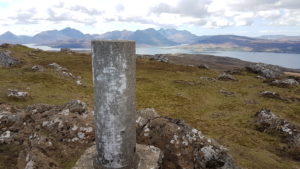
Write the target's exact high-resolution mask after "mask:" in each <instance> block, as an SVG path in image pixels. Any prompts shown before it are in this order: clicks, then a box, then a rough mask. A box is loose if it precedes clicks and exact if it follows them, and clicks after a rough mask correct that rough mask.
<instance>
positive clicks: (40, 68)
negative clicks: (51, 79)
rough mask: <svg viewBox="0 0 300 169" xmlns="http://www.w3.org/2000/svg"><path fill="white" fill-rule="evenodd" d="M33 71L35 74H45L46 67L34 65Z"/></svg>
mask: <svg viewBox="0 0 300 169" xmlns="http://www.w3.org/2000/svg"><path fill="white" fill-rule="evenodd" d="M31 69H32V70H33V71H35V72H43V71H44V70H45V68H44V66H41V65H34V66H32V68H31Z"/></svg>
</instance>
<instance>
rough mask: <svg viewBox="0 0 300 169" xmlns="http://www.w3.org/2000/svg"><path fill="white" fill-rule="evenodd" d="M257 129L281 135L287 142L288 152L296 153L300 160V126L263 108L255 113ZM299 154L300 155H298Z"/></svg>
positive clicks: (297, 158)
mask: <svg viewBox="0 0 300 169" xmlns="http://www.w3.org/2000/svg"><path fill="white" fill-rule="evenodd" d="M255 122H256V125H257V129H258V130H259V131H262V132H266V133H269V134H274V135H280V136H281V137H282V139H283V140H284V141H285V142H286V143H287V145H288V147H287V148H286V151H287V152H290V153H291V154H296V155H295V156H294V158H295V159H296V160H300V156H299V154H300V127H299V126H297V125H295V124H292V123H290V122H288V121H287V120H284V119H281V118H279V117H278V116H276V115H275V114H274V113H273V112H271V111H270V110H268V109H262V110H260V111H259V112H257V113H256V114H255ZM297 154H298V155H297Z"/></svg>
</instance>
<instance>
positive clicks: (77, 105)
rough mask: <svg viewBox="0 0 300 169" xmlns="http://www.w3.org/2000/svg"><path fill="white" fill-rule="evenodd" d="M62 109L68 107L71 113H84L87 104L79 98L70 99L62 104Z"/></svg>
mask: <svg viewBox="0 0 300 169" xmlns="http://www.w3.org/2000/svg"><path fill="white" fill-rule="evenodd" d="M63 107H64V109H69V111H70V112H71V113H78V114H82V113H86V112H87V106H86V103H84V102H82V101H80V100H72V101H70V102H68V103H66V104H65V105H64V106H63Z"/></svg>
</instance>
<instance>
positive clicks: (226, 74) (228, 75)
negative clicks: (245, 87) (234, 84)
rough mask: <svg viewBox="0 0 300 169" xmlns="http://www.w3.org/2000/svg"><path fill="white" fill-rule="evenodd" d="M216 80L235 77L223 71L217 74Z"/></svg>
mask: <svg viewBox="0 0 300 169" xmlns="http://www.w3.org/2000/svg"><path fill="white" fill-rule="evenodd" d="M218 80H223V81H236V80H237V79H236V78H235V77H234V76H232V75H230V74H228V73H225V72H223V73H221V74H220V75H219V77H218Z"/></svg>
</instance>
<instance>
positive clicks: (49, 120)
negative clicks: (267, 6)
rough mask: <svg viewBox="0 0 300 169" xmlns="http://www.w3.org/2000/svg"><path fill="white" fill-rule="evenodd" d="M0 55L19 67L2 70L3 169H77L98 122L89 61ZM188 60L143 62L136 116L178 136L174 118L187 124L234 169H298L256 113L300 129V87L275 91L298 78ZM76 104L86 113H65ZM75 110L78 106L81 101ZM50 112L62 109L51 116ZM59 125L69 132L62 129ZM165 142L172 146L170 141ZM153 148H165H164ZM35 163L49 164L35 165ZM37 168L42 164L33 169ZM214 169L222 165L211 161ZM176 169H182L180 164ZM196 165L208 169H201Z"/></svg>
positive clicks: (85, 57)
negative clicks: (148, 111) (144, 114)
mask: <svg viewBox="0 0 300 169" xmlns="http://www.w3.org/2000/svg"><path fill="white" fill-rule="evenodd" d="M0 50H5V51H10V52H11V54H10V56H11V57H13V58H14V59H16V60H18V61H20V64H18V65H15V66H12V67H1V68H0V77H1V78H0V103H1V106H0V107H1V112H2V113H3V116H2V115H1V120H4V121H6V122H5V123H4V122H3V123H1V124H0V126H1V131H0V132H1V134H0V135H1V143H0V168H5V169H6V168H15V165H16V164H18V165H20V166H21V167H20V168H22V167H24V166H28V168H30V167H32V166H33V165H34V164H35V165H39V166H46V167H45V168H47V166H48V167H51V168H72V166H74V164H75V162H76V161H77V159H78V158H79V155H80V154H81V153H82V152H83V151H84V150H85V149H86V148H87V147H89V146H90V145H89V144H92V142H93V134H92V133H93V132H90V131H91V128H90V127H92V120H93V118H92V114H93V113H92V112H93V111H92V110H93V106H92V105H93V97H92V94H93V91H92V73H91V58H90V55H89V54H81V53H66V52H45V51H40V50H35V49H30V48H26V47H23V46H19V45H6V46H2V47H0ZM185 57H188V58H189V57H194V58H195V56H191V55H188V56H186V55H179V54H178V55H177V57H176V58H180V60H179V59H178V60H176V64H174V63H175V62H174V60H172V59H173V58H168V60H166V59H165V58H164V57H162V56H160V57H159V58H158V59H161V60H160V61H157V60H150V59H147V58H138V59H137V77H136V81H137V88H136V95H137V109H142V108H148V107H152V108H154V109H155V110H156V111H157V112H159V115H160V116H163V117H166V116H167V117H168V118H159V119H157V121H156V120H154V121H152V122H150V123H151V124H153V126H155V125H156V123H157V122H158V121H161V122H166V123H167V124H170V129H172V130H173V128H172V125H173V124H174V123H173V122H172V120H171V121H170V120H169V118H172V119H180V121H181V120H184V124H189V126H191V127H192V128H195V129H196V130H198V131H201V133H202V134H203V135H204V136H205V138H212V139H213V140H215V141H216V142H218V145H223V146H224V147H226V148H227V149H228V150H227V151H228V153H229V154H231V155H232V159H233V161H235V163H236V164H237V165H238V166H240V167H241V168H249V169H259V168H262V169H263V168H274V169H286V168H288V169H298V168H299V166H300V162H299V160H298V158H297V157H298V155H299V154H297V153H295V154H293V155H291V154H290V151H289V149H287V147H288V142H286V141H285V138H283V137H284V135H280V134H279V135H278V134H277V133H276V132H273V133H272V132H261V130H259V128H258V127H257V123H256V120H255V114H256V112H258V111H259V110H261V109H262V108H266V109H268V110H271V111H272V112H273V113H274V114H275V115H276V116H278V117H280V119H284V120H286V121H288V122H289V123H291V124H293V125H295V126H297V125H298V126H299V124H300V113H299V112H300V104H299V98H300V87H299V85H298V84H297V83H295V82H294V83H293V85H290V86H287V87H286V86H283V87H282V86H278V85H272V82H273V81H275V80H283V81H284V80H285V79H295V80H296V81H297V82H299V78H297V77H295V74H294V73H289V74H288V76H286V75H284V74H282V76H281V77H278V78H276V79H270V80H269V79H265V78H262V76H261V75H259V76H261V77H259V76H258V74H255V73H252V72H249V71H247V70H246V69H244V67H245V66H247V65H248V63H247V64H246V63H245V64H243V65H241V64H239V63H236V62H230V59H229V60H228V59H227V60H228V62H221V61H220V60H219V61H220V62H218V61H217V62H216V63H215V62H214V61H212V60H214V59H216V58H212V59H211V60H210V61H205V59H204V58H202V60H201V59H199V60H197V59H196V60H189V59H186V62H184V61H183V62H181V60H185ZM162 58H163V59H162ZM221 60H222V59H221ZM165 61H167V62H165ZM52 63H57V64H58V65H60V66H61V67H62V68H66V69H67V70H68V71H67V73H72V75H74V76H75V77H79V76H80V77H81V79H80V80H82V81H83V82H84V85H77V84H76V80H77V79H76V78H75V79H74V78H70V77H67V76H65V75H64V74H63V73H62V72H61V71H57V70H56V69H53V68H52V67H49V66H48V65H49V64H52ZM227 63H228V64H227ZM201 64H205V65H207V66H208V69H207V68H201V67H200V68H199V67H197V66H199V65H201ZM34 65H40V66H42V67H43V68H44V69H43V71H36V69H32V67H33V66H34ZM188 65H190V66H188ZM191 65H193V66H191ZM202 67H203V66H202ZM234 68H239V69H240V70H238V69H234ZM229 69H232V70H230V71H228V70H229ZM237 70H238V71H237ZM224 71H226V73H227V74H230V75H232V76H233V77H234V78H235V79H236V80H233V81H231V80H229V81H223V80H219V79H218V77H219V75H220V74H222V73H223V72H224ZM296 75H298V74H296ZM8 89H15V90H18V91H22V92H28V94H29V95H30V97H29V98H27V99H24V100H23V99H22V100H18V99H11V98H9V97H8V96H7V94H8ZM264 91H270V92H271V93H273V92H274V93H275V94H274V96H275V99H273V98H269V97H263V96H262V95H261V93H262V92H264ZM271 95H272V94H271ZM228 96H230V97H228ZM268 96H270V95H268ZM278 96H279V97H278ZM271 97H273V96H271ZM276 97H277V98H279V99H276ZM282 98H283V99H282ZM285 98H286V99H287V100H288V101H287V100H285ZM70 100H81V101H82V102H85V103H86V105H85V106H83V105H81V106H78V107H77V106H71V107H72V108H71V107H69V108H67V109H69V111H68V110H67V109H66V107H68V106H70V105H74V104H66V103H67V102H70ZM72 103H75V105H78V104H76V101H75V102H72ZM30 105H35V106H30ZM49 105H56V106H50V107H55V108H49ZM57 105H58V106H57ZM79 105H80V104H79ZM28 106H29V107H28ZM80 107H85V108H84V109H82V108H80ZM44 110H45V111H44ZM83 110H85V111H83ZM4 115H5V116H4ZM7 117H9V118H7ZM21 119H23V120H21ZM60 121H62V124H63V127H62V126H61V125H59V124H61V122H60ZM23 122H26V123H25V124H26V125H25V124H24V123H23ZM4 124H5V125H4ZM43 124H44V126H43ZM179 124H181V122H180V123H179ZM2 125H3V126H4V127H2ZM7 125H8V126H7ZM74 125H76V126H77V127H76V126H75V127H74ZM5 126H6V127H5ZM19 128H22V130H19ZM72 129H74V130H72ZM166 129H168V128H167V127H166ZM81 130H82V131H81ZM149 130H150V128H149ZM150 131H152V130H150ZM153 131H156V130H155V129H154V130H153ZM16 133H18V134H16ZM34 133H36V134H34ZM144 134H145V131H143V134H141V136H142V138H144V136H145V135H144ZM151 134H152V133H151V132H150V133H149V135H151ZM179 134H180V133H179ZM179 134H178V135H179ZM146 135H147V134H146ZM165 137H166V138H168V139H171V137H170V138H169V136H168V135H166V136H165ZM9 138H14V139H9ZM83 138H84V139H83ZM172 138H173V137H172ZM177 139H179V137H178V138H177ZM181 139H182V137H180V140H178V141H180V143H181V142H183V141H182V140H181ZM73 141H74V143H73ZM141 141H143V142H145V143H146V142H151V139H150V141H149V140H148V141H147V140H144V139H142V140H141ZM168 141H170V142H171V140H168ZM50 142H51V143H50ZM172 142H173V141H172ZM174 143H176V140H174ZM155 144H156V145H157V146H159V145H163V144H162V143H161V142H157V143H155ZM170 145H171V143H170ZM172 146H175V144H174V145H173V144H172ZM41 147H42V148H41ZM179 148H180V147H179ZM43 149H45V150H46V151H45V150H43ZM161 149H163V148H162V147H161ZM165 150H168V149H165ZM200 150H201V148H200ZM204 150H206V149H204ZM66 152H67V153H66ZM27 155H28V156H27ZM36 156H38V157H40V158H41V159H44V160H36V159H35V158H36ZM26 157H28V158H26ZM202 157H203V156H193V157H187V158H189V159H192V158H196V159H198V158H200V159H201V158H202ZM225 157H226V156H225ZM176 158H177V157H176ZM177 159H178V158H177ZM225 159H226V158H225ZM32 161H37V162H36V163H34V164H33V162H32ZM45 161H48V162H49V161H50V162H49V163H44V162H45ZM169 164H170V163H169ZM169 164H168V163H166V164H164V165H169ZM174 164H175V163H174ZM213 164H214V165H213V166H216V165H221V164H223V163H221V162H220V161H218V160H213ZM178 165H181V161H180V160H178ZM193 165H194V164H193ZM197 165H198V166H203V164H202V163H197ZM205 165H206V164H205ZM207 165H208V166H210V165H211V163H209V164H207Z"/></svg>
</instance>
